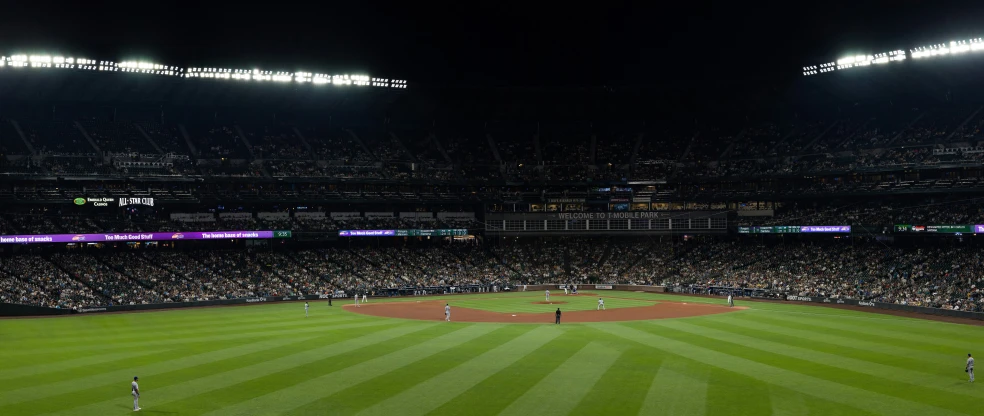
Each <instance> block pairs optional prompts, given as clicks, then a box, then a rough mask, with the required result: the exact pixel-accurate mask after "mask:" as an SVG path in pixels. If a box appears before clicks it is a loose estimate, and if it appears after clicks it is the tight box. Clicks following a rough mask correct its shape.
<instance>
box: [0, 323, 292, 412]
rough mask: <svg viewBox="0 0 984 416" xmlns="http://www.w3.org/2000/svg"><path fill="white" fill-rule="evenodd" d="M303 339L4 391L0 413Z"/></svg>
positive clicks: (267, 341) (271, 342)
mask: <svg viewBox="0 0 984 416" xmlns="http://www.w3.org/2000/svg"><path fill="white" fill-rule="evenodd" d="M306 339H308V338H300V337H291V338H289V339H282V338H277V339H271V340H266V341H260V342H254V343H251V344H246V345H240V346H235V347H231V348H224V349H220V350H215V351H209V352H206V353H203V354H198V355H193V356H190V357H182V358H179V359H174V360H168V361H162V362H158V363H154V364H149V365H144V366H139V367H134V368H130V369H126V370H118V369H107V371H106V372H104V373H101V374H93V375H91V376H87V377H81V378H76V379H71V380H61V381H56V382H52V383H48V384H44V385H41V386H34V387H30V388H20V389H16V390H11V391H8V392H6V394H4V395H3V396H0V414H3V413H4V412H3V406H8V405H11V404H16V403H23V402H27V401H32V400H39V399H44V398H47V397H52V396H56V395H59V394H66V393H71V392H74V391H78V390H84V389H88V388H92V387H94V386H101V385H106V384H113V383H127V382H128V381H130V380H132V379H133V376H134V375H138V376H148V375H150V376H152V375H155V374H160V373H164V372H167V371H174V370H175V369H180V368H188V367H194V366H198V365H202V364H206V363H209V362H212V361H216V360H222V359H228V358H230V357H237V356H241V355H246V354H251V353H254V352H258V351H264V350H271V349H276V348H279V347H282V346H284V345H289V344H293V343H296V342H303V341H304V340H306Z"/></svg>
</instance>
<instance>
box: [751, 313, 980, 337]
mask: <svg viewBox="0 0 984 416" xmlns="http://www.w3.org/2000/svg"><path fill="white" fill-rule="evenodd" d="M775 306H776V307H761V306H758V305H756V307H755V308H753V309H754V310H756V311H760V312H764V311H770V312H780V313H783V314H785V315H798V316H802V317H803V318H804V319H820V318H821V317H822V318H823V319H829V318H830V317H836V318H837V320H839V321H843V322H845V323H850V324H851V325H871V324H872V323H877V326H878V327H880V328H884V329H889V330H900V331H908V330H912V329H916V330H918V331H919V332H921V333H925V334H927V335H930V336H934V337H937V336H938V337H944V338H954V337H959V338H962V339H969V340H971V341H975V342H979V341H984V327H981V326H976V325H964V324H957V323H949V322H940V321H936V320H932V319H921V318H914V317H903V316H895V315H888V314H883V313H877V312H875V311H877V309H872V311H871V312H865V311H857V310H853V309H837V308H830V307H824V306H819V305H817V306H811V305H782V304H780V305H775ZM927 317H929V316H928V315H927Z"/></svg>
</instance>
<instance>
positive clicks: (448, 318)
mask: <svg viewBox="0 0 984 416" xmlns="http://www.w3.org/2000/svg"><path fill="white" fill-rule="evenodd" d="M444 321H445V322H451V304H450V303H445V304H444Z"/></svg>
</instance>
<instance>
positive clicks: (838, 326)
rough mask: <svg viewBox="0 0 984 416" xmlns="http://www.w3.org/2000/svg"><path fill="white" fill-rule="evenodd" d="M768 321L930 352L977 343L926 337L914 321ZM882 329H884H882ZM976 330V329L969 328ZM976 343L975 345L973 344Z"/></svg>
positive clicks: (799, 317) (794, 318)
mask: <svg viewBox="0 0 984 416" xmlns="http://www.w3.org/2000/svg"><path fill="white" fill-rule="evenodd" d="M757 315H759V316H760V315H761V314H757ZM767 317H768V318H769V319H773V320H780V321H786V322H791V323H796V324H799V325H801V326H809V327H819V328H827V329H829V330H836V331H846V332H861V331H862V329H863V332H861V333H863V334H867V335H869V336H877V337H882V338H885V339H886V340H888V341H891V342H904V343H907V344H909V345H911V346H913V347H919V348H930V349H931V350H937V349H939V348H942V347H947V349H948V350H950V351H964V350H967V349H969V348H973V347H974V346H975V345H976V344H979V342H978V341H973V340H966V341H965V340H958V339H955V338H952V337H942V336H940V337H928V336H927V335H926V333H924V332H922V331H921V330H919V329H918V327H919V326H921V325H917V324H915V322H916V320H912V321H913V322H909V324H910V325H904V326H901V327H900V326H891V327H890V326H887V325H864V324H858V323H856V322H850V321H847V320H843V319H830V318H828V317H820V316H814V315H796V314H782V313H774V314H768V316H767ZM937 325H948V324H947V323H943V322H938V323H937ZM883 328H884V329H883ZM971 328H976V327H971ZM929 338H933V339H934V342H928V341H927V340H928V339H929ZM975 343H976V344H975Z"/></svg>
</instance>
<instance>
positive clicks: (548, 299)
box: [547, 290, 550, 302]
mask: <svg viewBox="0 0 984 416" xmlns="http://www.w3.org/2000/svg"><path fill="white" fill-rule="evenodd" d="M547 302H550V291H549V290H548V291H547Z"/></svg>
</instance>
